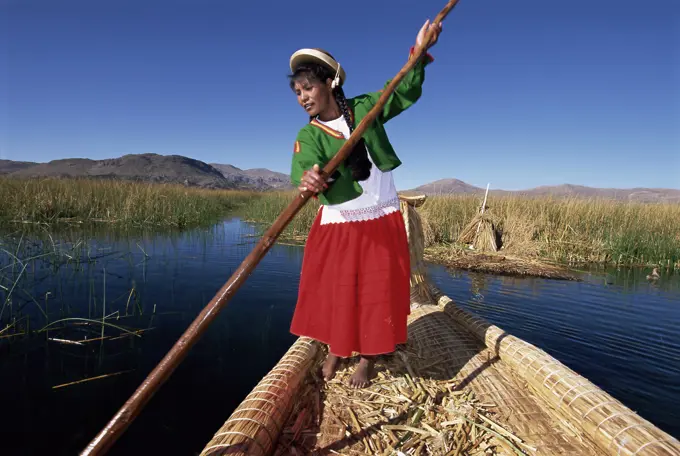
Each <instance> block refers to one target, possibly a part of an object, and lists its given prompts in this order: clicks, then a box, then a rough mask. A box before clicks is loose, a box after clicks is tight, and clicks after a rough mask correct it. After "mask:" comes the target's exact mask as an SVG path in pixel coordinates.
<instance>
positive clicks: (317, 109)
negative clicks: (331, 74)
mask: <svg viewBox="0 0 680 456" xmlns="http://www.w3.org/2000/svg"><path fill="white" fill-rule="evenodd" d="M293 91H294V92H295V94H296V95H297V101H298V103H299V104H300V106H302V109H304V110H305V112H306V113H307V114H308V115H309V116H311V117H315V116H318V115H319V114H320V113H322V112H324V111H326V110H327V109H328V107H329V106H330V103H331V100H332V96H331V88H330V79H329V80H328V81H327V83H326V84H324V83H322V82H320V81H317V80H315V79H309V78H300V79H298V80H297V81H295V85H294V86H293Z"/></svg>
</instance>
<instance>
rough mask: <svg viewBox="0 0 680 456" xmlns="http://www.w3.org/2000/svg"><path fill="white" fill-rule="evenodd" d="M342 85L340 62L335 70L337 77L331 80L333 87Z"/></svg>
mask: <svg viewBox="0 0 680 456" xmlns="http://www.w3.org/2000/svg"><path fill="white" fill-rule="evenodd" d="M339 86H340V64H339V63H338V69H337V70H335V78H333V82H331V89H335V88H336V87H339Z"/></svg>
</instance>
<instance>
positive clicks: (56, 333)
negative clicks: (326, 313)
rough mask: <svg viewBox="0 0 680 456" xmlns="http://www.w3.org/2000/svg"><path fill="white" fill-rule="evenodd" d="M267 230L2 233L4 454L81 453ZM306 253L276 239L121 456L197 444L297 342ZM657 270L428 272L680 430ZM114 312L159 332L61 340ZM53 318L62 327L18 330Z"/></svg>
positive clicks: (670, 294) (668, 316) (675, 309)
mask: <svg viewBox="0 0 680 456" xmlns="http://www.w3.org/2000/svg"><path fill="white" fill-rule="evenodd" d="M254 234H255V230H254V228H252V227H250V226H248V225H245V224H242V223H241V222H240V221H239V220H237V219H232V220H228V221H225V222H224V223H220V224H218V225H216V226H214V227H212V228H210V229H202V230H193V231H189V232H185V233H172V234H171V233H165V234H148V235H147V234H145V235H141V234H127V235H122V234H121V235H115V236H114V235H110V234H109V235H104V234H98V233H94V234H93V233H82V232H78V231H73V232H63V233H59V234H58V235H53V236H52V238H51V239H50V238H49V237H46V236H42V237H41V238H40V239H41V241H36V240H35V236H28V235H26V236H24V237H23V238H22V237H21V235H20V234H19V233H14V234H13V235H12V236H9V235H7V234H5V235H3V236H0V240H2V245H0V248H2V249H4V250H5V251H4V252H1V251H0V299H2V302H5V301H6V297H7V295H8V293H10V291H11V297H10V298H11V299H10V300H9V301H8V302H7V304H6V305H5V306H4V308H3V309H2V315H1V316H0V322H1V325H0V330H4V331H3V332H2V333H0V391H2V397H3V406H4V407H3V408H4V416H5V418H4V419H3V426H2V427H1V428H0V429H1V430H0V435H1V439H0V442H1V443H0V453H1V454H12V455H35V454H51V455H73V454H76V453H77V452H78V451H80V450H81V449H82V448H83V447H84V446H85V445H86V444H87V443H88V442H89V441H90V439H91V438H92V437H93V436H94V435H95V434H96V433H97V432H98V431H99V430H100V429H101V427H102V426H103V425H105V424H106V422H107V421H108V420H109V419H110V418H111V416H112V415H113V414H114V413H115V412H116V411H117V410H118V409H119V408H120V406H121V405H122V404H123V403H124V402H125V400H127V399H128V397H129V396H130V394H131V393H132V392H133V391H134V390H135V389H136V388H137V386H139V384H140V382H141V381H142V380H143V379H144V378H145V377H146V375H147V374H148V373H149V371H150V370H151V369H153V367H154V366H155V365H156V363H157V362H158V361H159V360H160V359H161V358H162V357H163V356H164V355H165V354H166V353H167V351H168V350H169V349H170V347H171V346H172V344H173V343H174V342H175V341H176V340H177V338H178V337H179V336H180V335H181V334H182V332H183V331H184V330H185V329H186V327H187V326H188V325H189V324H190V323H191V322H192V321H193V319H194V317H195V316H196V314H197V313H198V312H199V311H200V309H202V308H203V306H204V305H205V304H206V303H207V302H208V301H209V300H210V299H211V298H212V297H213V296H214V294H215V292H216V291H217V290H218V289H219V288H220V287H221V286H222V285H223V283H224V282H225V281H226V280H227V279H228V278H229V276H230V275H231V273H232V272H233V271H234V269H235V268H236V267H237V266H238V265H239V264H240V262H241V261H242V259H243V258H244V257H245V256H246V255H247V254H248V253H249V252H250V250H251V248H252V246H253V245H254V242H255V239H254V238H253V237H252V235H254ZM10 238H11V239H13V241H11V242H8V239H10ZM88 239H93V240H88ZM19 240H21V243H20V244H19V248H17V243H18V241H19ZM10 247H11V248H10ZM74 247H75V248H74ZM48 250H49V251H52V252H56V254H52V255H50V256H49V257H45V258H38V259H35V260H33V261H30V262H26V261H24V263H23V264H25V265H26V269H25V270H23V271H22V268H23V265H22V263H18V262H17V261H13V260H10V258H11V254H16V256H18V257H19V258H23V259H26V258H28V257H30V256H35V255H38V254H40V253H41V252H45V251H48ZM69 257H70V259H69ZM76 258H80V260H81V261H76ZM67 260H68V261H67ZM301 262H302V249H301V248H300V247H295V246H285V245H280V244H277V245H276V246H274V248H272V250H271V251H270V253H269V254H268V255H267V256H266V257H265V258H264V259H263V261H262V262H261V263H260V265H259V266H258V268H257V269H256V270H255V272H254V273H253V274H252V275H251V276H250V278H249V279H248V280H247V281H246V283H245V284H244V285H243V286H242V287H241V289H240V290H239V291H238V292H237V294H236V296H235V297H234V298H233V299H232V300H231V302H230V303H229V305H228V307H227V308H226V309H225V310H224V311H223V312H222V313H221V314H220V315H219V316H218V318H217V320H216V321H215V322H214V324H213V325H212V326H211V327H210V328H209V330H208V331H207V332H206V334H205V335H204V336H203V338H202V339H201V340H200V341H199V342H198V343H197V344H196V345H195V346H194V348H193V349H192V351H191V352H190V354H189V356H188V357H187V358H186V359H185V361H184V362H183V363H182V364H181V365H180V367H179V368H178V369H177V370H176V371H175V372H174V374H173V375H172V376H171V377H170V379H169V380H168V382H167V383H166V384H165V385H163V387H162V388H161V389H160V390H159V391H158V393H157V394H156V395H155V396H154V397H153V399H152V400H151V401H150V402H149V404H148V405H147V406H146V408H145V409H144V410H143V411H142V414H141V415H140V416H139V417H138V418H137V419H136V420H135V421H134V422H133V424H132V426H131V427H130V428H129V429H128V430H127V432H126V433H125V434H124V435H123V437H122V438H121V439H120V440H119V441H118V442H117V443H116V445H115V446H114V448H113V449H112V450H111V451H110V453H109V454H112V455H133V454H143V453H147V454H148V453H153V454H198V452H199V451H200V450H201V449H202V448H203V446H204V445H205V443H207V442H208V441H209V440H210V438H211V437H212V435H213V434H214V432H215V431H216V430H217V429H218V428H219V427H220V426H221V424H222V423H223V422H224V420H225V419H226V418H227V417H228V416H229V414H230V413H231V411H232V410H233V409H234V408H235V407H236V406H237V405H238V404H239V403H240V401H241V400H242V399H243V397H244V396H245V395H247V394H248V392H249V391H250V390H251V388H252V387H253V386H254V385H255V384H256V383H257V382H258V381H259V379H260V378H261V377H262V376H263V375H264V374H266V372H267V371H268V370H269V369H270V368H271V367H272V366H273V365H274V364H275V363H276V361H277V360H278V359H279V358H280V357H281V355H283V353H284V352H285V351H286V350H287V349H288V347H289V346H290V344H291V343H292V342H293V341H294V337H293V336H292V335H290V334H289V332H288V327H289V324H290V319H291V317H292V314H293V309H294V306H295V300H296V293H297V286H298V280H299V271H300V266H301ZM9 265H11V266H9ZM647 272H648V271H645V272H641V271H633V270H620V271H617V270H602V271H597V272H590V273H587V274H584V276H583V278H584V281H583V282H580V283H575V282H559V281H550V280H544V279H531V278H529V279H516V278H507V277H496V276H490V275H482V274H468V273H456V272H450V271H447V270H446V269H445V268H443V267H439V266H432V267H431V268H430V274H431V278H432V279H433V280H434V282H435V283H436V284H437V286H438V287H439V288H440V289H442V291H444V292H445V293H446V294H447V295H449V296H450V297H451V298H452V299H454V300H455V301H456V302H457V303H459V304H460V305H461V306H463V307H465V308H466V309H469V310H471V311H473V312H475V313H477V314H479V315H481V316H483V317H484V318H486V319H488V320H489V321H491V322H492V323H495V324H498V325H499V326H501V327H502V328H504V329H505V330H507V331H509V332H511V333H513V334H514V335H516V336H518V337H521V338H524V339H526V340H527V341H529V342H531V343H534V344H536V345H537V346H539V347H541V348H543V349H544V350H546V351H547V352H549V353H550V354H552V355H553V356H555V357H556V358H558V359H560V360H561V361H562V362H564V363H565V364H566V365H568V366H569V367H571V368H572V369H574V370H576V371H577V372H579V373H581V374H582V375H584V376H586V377H587V378H589V379H590V380H591V381H593V382H594V383H596V384H598V385H599V386H601V387H602V388H603V389H605V390H607V391H609V392H610V393H611V394H612V395H614V396H615V397H617V398H618V399H620V400H621V401H622V402H624V403H625V404H626V405H628V406H629V407H631V408H632V409H634V410H635V411H637V412H638V413H639V414H640V415H642V416H643V417H645V418H647V419H649V420H650V421H652V422H654V423H655V424H656V425H658V426H659V427H661V428H662V429H664V430H666V431H667V432H669V433H671V434H672V435H674V436H680V381H679V379H680V277H678V275H674V276H665V277H663V278H662V279H661V280H660V281H659V282H658V283H656V284H650V283H648V282H647V281H646V280H645V277H644V276H645V274H646V273H647ZM17 278H18V279H17ZM2 287H5V288H7V290H5V289H3V288H2ZM103 314H104V315H107V316H109V317H108V318H107V319H106V320H105V321H106V323H107V324H108V325H115V326H116V327H118V328H120V327H123V328H125V329H127V330H129V331H132V330H145V331H144V332H143V333H142V335H141V337H133V336H130V337H124V338H119V339H114V338H113V337H115V336H119V335H120V334H121V330H120V329H118V328H116V327H114V326H106V327H105V331H104V334H103V337H104V338H105V339H103V340H95V341H92V342H89V343H85V344H83V345H73V344H66V343H63V342H60V340H61V341H63V340H83V339H85V338H87V339H97V338H101V337H102V333H101V325H99V324H94V323H92V322H91V321H87V320H74V319H73V318H82V319H89V320H101V319H102V315H103ZM64 318H71V320H68V321H66V322H62V323H58V322H57V321H58V320H59V319H64ZM15 321H16V325H15V326H14V327H12V328H9V329H6V330H5V329H4V328H5V327H6V325H7V324H8V323H10V324H11V323H12V322H15ZM27 322H28V325H29V327H28V328H26V325H27ZM50 323H51V324H52V326H48V327H47V328H46V329H50V331H46V330H43V331H42V332H40V333H38V334H35V333H34V334H33V335H31V336H30V337H24V336H21V335H17V336H13V337H7V336H8V335H10V334H12V333H15V332H17V331H18V332H21V331H23V330H30V331H34V330H37V329H41V328H43V329H44V328H45V326H46V325H48V324H50ZM62 325H65V326H66V327H65V328H62V329H58V328H59V327H60V326H62ZM50 339H51V340H50ZM54 339H58V340H54ZM110 374H115V375H110ZM97 376H103V377H101V378H99V379H95V380H91V381H87V382H83V383H77V384H71V385H68V384H69V383H71V382H77V381H79V380H83V379H85V378H94V377H97ZM62 385H67V386H62ZM55 387H56V388H55Z"/></svg>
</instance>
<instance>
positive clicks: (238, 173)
mask: <svg viewBox="0 0 680 456" xmlns="http://www.w3.org/2000/svg"><path fill="white" fill-rule="evenodd" d="M0 175H5V176H12V177H24V178H31V177H90V178H109V179H125V180H137V181H146V182H163V183H175V184H184V185H189V186H196V187H203V188H224V189H241V190H261V191H266V190H283V189H288V188H292V185H291V184H290V180H289V178H288V176H287V175H286V174H283V173H277V172H274V171H270V170H267V169H262V168H257V169H249V170H242V169H239V168H237V167H235V166H232V165H221V164H214V165H210V164H207V163H204V162H202V161H200V160H195V159H193V158H188V157H184V156H181V155H158V154H139V155H124V156H122V157H119V158H111V159H106V160H90V159H87V158H67V159H63V160H53V161H51V162H48V163H33V162H20V161H12V160H0Z"/></svg>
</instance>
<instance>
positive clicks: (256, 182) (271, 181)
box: [210, 163, 293, 190]
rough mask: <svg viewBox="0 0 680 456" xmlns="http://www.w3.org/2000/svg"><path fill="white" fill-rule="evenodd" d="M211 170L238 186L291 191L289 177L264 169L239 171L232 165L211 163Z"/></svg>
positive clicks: (239, 169)
mask: <svg viewBox="0 0 680 456" xmlns="http://www.w3.org/2000/svg"><path fill="white" fill-rule="evenodd" d="M210 165H211V166H212V167H213V168H215V169H217V170H219V171H220V172H221V173H222V175H223V176H224V178H225V179H227V180H229V181H231V182H234V183H236V184H237V185H239V186H245V187H250V188H253V189H258V190H287V189H292V188H293V185H292V184H291V183H290V177H289V176H288V175H287V174H283V173H277V172H276V171H270V170H268V169H265V168H253V169H241V168H237V167H236V166H233V165H221V164H219V163H211V164H210Z"/></svg>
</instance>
